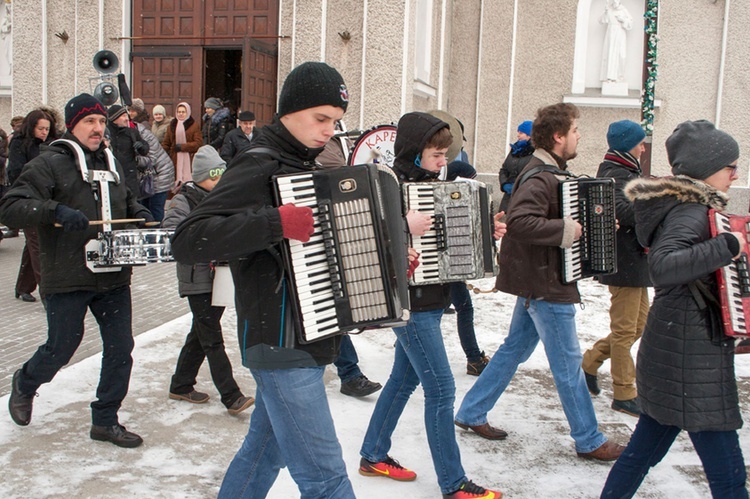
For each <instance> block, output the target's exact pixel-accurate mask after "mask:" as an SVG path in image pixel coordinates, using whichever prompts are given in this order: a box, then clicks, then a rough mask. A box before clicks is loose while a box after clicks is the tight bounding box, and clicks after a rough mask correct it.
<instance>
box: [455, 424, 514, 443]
mask: <svg viewBox="0 0 750 499" xmlns="http://www.w3.org/2000/svg"><path fill="white" fill-rule="evenodd" d="M454 423H455V425H456V426H458V427H459V428H462V429H464V430H471V431H473V432H474V433H476V434H477V435H479V436H480V437H482V438H486V439H487V440H505V437H507V436H508V432H507V431H504V430H501V429H500V428H495V427H494V426H492V425H491V424H489V423H484V424H481V425H477V426H470V425H467V424H463V423H459V422H458V421H454Z"/></svg>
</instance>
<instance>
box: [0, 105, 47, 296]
mask: <svg viewBox="0 0 750 499" xmlns="http://www.w3.org/2000/svg"><path fill="white" fill-rule="evenodd" d="M56 125H57V123H56V121H55V117H54V116H53V115H52V114H50V113H48V112H46V111H45V110H42V109H35V110H33V111H31V112H30V113H29V114H27V115H26V117H25V118H24V119H23V122H22V123H21V131H20V132H19V133H17V134H15V135H13V139H12V140H11V141H10V146H9V150H8V168H7V172H8V180H9V182H10V185H11V186H12V185H13V184H14V183H15V182H16V180H17V179H18V177H19V176H20V175H21V170H23V167H24V165H26V163H28V162H29V161H31V160H32V159H34V158H36V157H37V156H39V151H40V148H41V146H42V144H48V143H50V142H52V141H53V140H55V139H56V138H57V126H56ZM16 228H21V227H16ZM23 235H24V237H25V238H26V244H25V245H24V247H23V253H21V267H20V268H19V269H18V277H17V278H16V288H15V296H16V298H20V299H21V300H23V301H26V302H34V301H36V298H35V297H34V295H32V294H31V293H33V292H34V290H35V289H36V287H37V285H38V284H39V283H40V282H41V280H42V274H41V268H42V267H41V265H42V264H41V262H40V260H39V235H38V233H37V231H36V228H34V227H26V228H24V231H23ZM42 298H44V297H42Z"/></svg>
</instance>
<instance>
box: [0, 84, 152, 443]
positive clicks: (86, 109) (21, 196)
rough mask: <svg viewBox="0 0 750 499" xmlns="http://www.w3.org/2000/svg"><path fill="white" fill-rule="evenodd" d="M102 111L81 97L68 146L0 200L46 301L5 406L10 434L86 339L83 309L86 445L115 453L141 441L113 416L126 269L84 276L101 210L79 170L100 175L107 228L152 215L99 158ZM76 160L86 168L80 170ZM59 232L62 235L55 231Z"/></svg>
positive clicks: (119, 392)
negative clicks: (29, 250) (31, 241)
mask: <svg viewBox="0 0 750 499" xmlns="http://www.w3.org/2000/svg"><path fill="white" fill-rule="evenodd" d="M106 124H107V112H106V110H105V109H104V106H103V105H102V104H101V102H99V101H98V100H97V99H95V98H94V97H92V96H91V95H89V94H80V95H78V96H77V97H74V98H72V99H71V100H70V101H69V102H68V103H67V104H66V105H65V125H66V127H67V129H68V132H67V133H66V134H65V135H63V137H62V138H63V139H66V142H60V143H58V144H55V145H51V146H49V147H48V148H47V149H46V150H45V151H44V152H42V154H40V155H39V156H38V157H36V158H35V159H33V160H31V161H30V162H29V163H28V164H27V165H26V167H25V168H24V169H23V172H22V173H21V176H20V177H19V178H18V180H17V181H16V183H15V184H14V185H13V187H12V188H11V190H10V191H9V192H8V193H7V194H6V195H5V197H4V198H2V199H1V200H0V221H2V222H3V223H5V224H10V225H13V226H17V227H29V226H34V227H37V229H38V231H39V242H40V249H41V253H40V254H41V262H42V292H43V293H44V295H45V297H46V300H47V322H48V324H49V330H48V332H47V342H46V343H45V344H44V345H41V346H40V347H39V348H38V349H37V351H36V353H34V355H33V356H32V357H31V359H29V360H28V361H27V362H26V363H25V364H24V365H23V366H22V367H21V369H19V370H17V371H16V372H15V374H14V375H13V380H12V383H11V393H10V398H9V399H8V410H9V412H10V416H11V418H12V419H13V422H15V423H16V424H17V425H20V426H26V425H28V424H29V423H30V422H31V413H32V409H33V403H34V397H35V396H36V391H37V390H38V389H39V387H40V386H41V385H42V384H44V383H48V382H50V381H51V380H52V379H53V378H54V377H55V375H56V374H57V372H58V371H59V370H60V369H61V368H62V367H63V366H64V365H66V364H67V363H68V362H69V361H70V359H71V357H72V356H73V354H74V353H75V351H76V350H77V349H78V346H79V345H80V344H81V340H82V338H83V332H84V319H85V316H86V312H87V310H88V309H90V310H91V312H92V313H93V314H94V317H95V318H96V321H97V323H98V324H99V330H100V333H101V337H102V349H103V352H104V354H103V355H102V367H101V373H100V376H99V386H98V388H97V391H96V400H95V401H93V402H92V403H91V418H92V426H91V430H90V433H89V436H90V437H91V438H92V439H93V440H100V441H106V442H111V443H113V444H115V445H117V446H120V447H138V446H139V445H141V443H143V439H141V437H140V436H138V435H136V434H135V433H133V432H130V431H127V430H126V429H125V427H124V426H122V425H121V424H120V422H119V420H118V416H117V413H118V411H119V409H120V406H121V404H122V401H123V400H124V398H125V395H126V394H127V392H128V384H129V382H130V372H131V369H132V366H133V358H132V357H131V356H130V353H131V351H132V350H133V331H132V327H131V322H132V304H131V299H130V277H131V273H132V271H131V267H122V268H119V270H115V271H112V272H92V271H91V270H90V269H89V268H88V267H87V265H86V249H85V246H86V243H87V242H88V241H89V240H91V239H95V238H96V237H97V235H98V233H99V231H98V228H97V227H93V226H90V225H89V220H101V219H102V215H103V212H104V208H103V207H102V206H101V203H102V202H103V201H102V198H101V197H100V196H99V195H98V192H99V189H92V187H94V185H95V184H93V183H91V182H90V180H89V179H88V178H83V177H82V175H81V168H87V169H88V170H89V171H90V172H91V171H93V170H97V171H103V172H102V177H104V178H105V179H107V180H102V181H106V182H107V183H108V187H109V202H110V206H109V208H110V210H109V211H111V216H112V218H113V219H121V218H142V219H144V224H145V223H147V222H151V221H153V217H151V213H149V211H148V210H147V209H146V208H144V207H143V206H141V205H139V204H138V203H137V202H136V199H135V196H134V195H133V193H132V192H131V191H130V189H129V188H128V186H127V185H126V184H125V182H121V181H119V179H118V177H119V178H120V179H121V178H124V175H125V172H124V171H123V169H122V167H121V166H120V164H119V163H118V162H117V160H116V159H115V158H114V157H113V156H112V155H111V154H110V153H109V151H107V150H106V146H105V145H104V142H103V139H104V130H105V128H106ZM78 158H84V159H85V161H86V164H85V165H80V166H79V165H78ZM55 224H59V225H60V226H61V227H57V226H56V225H55Z"/></svg>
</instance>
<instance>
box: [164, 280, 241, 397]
mask: <svg viewBox="0 0 750 499" xmlns="http://www.w3.org/2000/svg"><path fill="white" fill-rule="evenodd" d="M187 298H188V303H189V304H190V311H191V312H193V325H192V327H191V328H190V332H189V333H188V335H187V338H185V345H184V346H183V347H182V350H181V351H180V356H179V357H178V358H177V367H176V368H175V371H174V375H173V376H172V384H171V386H170V388H169V391H170V392H171V393H176V394H181V395H184V394H187V393H190V392H191V391H193V387H194V386H195V383H196V381H195V378H196V376H198V371H199V370H200V368H201V364H203V359H208V367H209V369H210V370H211V378H212V379H213V381H214V385H216V389H217V390H219V393H220V394H221V402H222V403H223V404H224V405H225V406H226V407H229V406H231V405H232V404H233V403H234V402H235V401H236V400H237V399H238V398H240V397H242V392H241V391H240V388H239V387H238V386H237V382H236V381H235V380H234V376H233V375H232V364H231V362H229V357H227V352H226V351H225V350H224V337H223V336H222V334H221V316H222V315H223V314H224V307H213V306H211V293H205V294H200V295H188V297H187Z"/></svg>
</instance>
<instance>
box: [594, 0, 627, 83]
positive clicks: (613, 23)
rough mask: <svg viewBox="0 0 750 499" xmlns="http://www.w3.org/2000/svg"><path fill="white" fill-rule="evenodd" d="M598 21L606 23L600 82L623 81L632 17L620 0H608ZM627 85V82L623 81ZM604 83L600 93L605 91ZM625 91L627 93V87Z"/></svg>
mask: <svg viewBox="0 0 750 499" xmlns="http://www.w3.org/2000/svg"><path fill="white" fill-rule="evenodd" d="M606 1H607V5H606V7H604V14H602V17H601V18H600V19H599V22H600V23H602V24H606V25H607V33H606V34H605V35H604V50H603V51H602V70H601V78H600V79H601V80H602V82H624V80H625V58H626V56H627V34H628V31H630V30H631V29H632V28H633V17H632V16H631V15H630V13H629V12H628V11H627V9H626V8H625V7H623V6H622V3H621V1H620V0H611V3H610V1H609V0H606ZM625 85H627V83H625ZM604 87H605V86H604V85H603V86H602V93H604V92H605V90H604ZM625 88H626V93H627V87H625Z"/></svg>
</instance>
